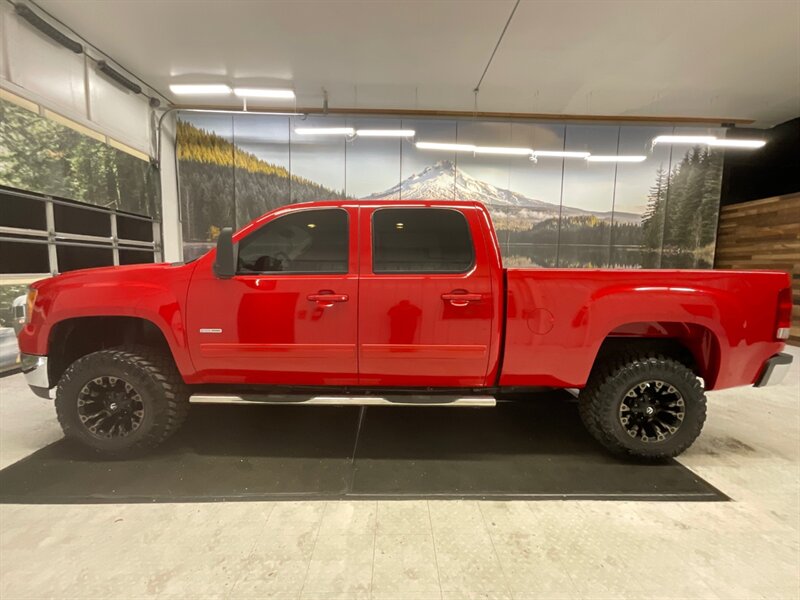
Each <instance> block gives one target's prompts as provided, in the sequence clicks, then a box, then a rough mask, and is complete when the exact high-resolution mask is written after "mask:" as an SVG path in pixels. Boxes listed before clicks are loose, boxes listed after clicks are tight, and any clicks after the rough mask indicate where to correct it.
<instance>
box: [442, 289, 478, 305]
mask: <svg viewBox="0 0 800 600" xmlns="http://www.w3.org/2000/svg"><path fill="white" fill-rule="evenodd" d="M482 298H483V295H482V294H469V293H467V292H462V293H459V292H450V293H449V294H442V300H444V301H445V302H449V303H450V304H451V305H453V306H467V305H469V303H470V302H478V301H480V300H481V299H482Z"/></svg>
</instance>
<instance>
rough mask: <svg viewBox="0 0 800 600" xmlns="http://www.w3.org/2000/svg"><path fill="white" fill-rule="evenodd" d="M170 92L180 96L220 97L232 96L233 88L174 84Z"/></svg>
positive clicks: (221, 84) (217, 84)
mask: <svg viewBox="0 0 800 600" xmlns="http://www.w3.org/2000/svg"><path fill="white" fill-rule="evenodd" d="M169 89H170V91H171V92H172V93H173V94H177V95H178V96H192V95H196V96H211V95H213V96H220V95H223V94H230V93H231V88H230V87H229V86H227V85H225V84H224V83H209V84H183V83H173V84H172V85H170V86H169Z"/></svg>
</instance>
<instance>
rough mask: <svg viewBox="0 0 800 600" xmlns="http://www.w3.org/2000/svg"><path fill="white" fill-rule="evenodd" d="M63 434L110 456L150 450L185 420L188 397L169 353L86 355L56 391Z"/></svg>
mask: <svg viewBox="0 0 800 600" xmlns="http://www.w3.org/2000/svg"><path fill="white" fill-rule="evenodd" d="M55 404H56V413H57V415H58V421H59V423H60V424H61V428H62V429H63V430H64V435H65V436H66V437H67V438H71V439H74V440H77V441H79V442H81V443H82V444H84V445H86V446H89V447H90V448H92V449H94V450H96V451H97V452H99V453H102V454H105V455H109V456H123V455H130V454H135V453H137V452H141V451H144V450H147V449H150V448H154V447H156V446H158V445H159V444H161V443H162V442H163V441H164V440H166V439H167V438H168V437H169V436H170V435H172V434H173V433H174V432H175V431H176V430H177V429H178V428H179V427H180V426H181V424H182V423H183V421H184V420H185V419H186V415H187V413H188V409H189V394H188V391H187V389H186V386H185V384H184V383H183V381H182V380H181V377H180V374H179V373H178V371H177V369H176V368H175V365H174V363H173V362H172V359H171V357H170V356H169V355H165V354H162V353H159V352H156V351H154V350H153V349H150V348H133V349H126V348H115V349H109V350H101V351H99V352H93V353H91V354H87V355H86V356H83V357H81V358H79V359H78V360H76V361H75V362H74V363H72V365H70V366H69V368H67V370H66V371H65V372H64V374H63V376H62V377H61V380H60V381H59V383H58V389H57V391H56V401H55Z"/></svg>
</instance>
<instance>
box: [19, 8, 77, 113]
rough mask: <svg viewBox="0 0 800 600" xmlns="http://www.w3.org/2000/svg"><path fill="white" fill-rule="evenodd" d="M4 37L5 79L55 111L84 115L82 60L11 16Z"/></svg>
mask: <svg viewBox="0 0 800 600" xmlns="http://www.w3.org/2000/svg"><path fill="white" fill-rule="evenodd" d="M6 35H7V39H6V45H7V48H8V61H9V77H8V78H9V79H10V80H11V81H12V82H13V83H15V84H17V85H19V86H21V87H23V88H25V89H27V90H30V91H31V92H34V93H35V94H39V95H41V96H44V97H46V98H48V99H49V100H50V101H51V103H52V108H53V109H54V110H57V109H61V110H65V111H67V112H68V113H69V115H73V114H77V115H85V114H86V88H85V83H84V82H85V78H84V56H83V55H82V54H75V53H74V52H71V51H70V50H68V49H67V48H64V47H63V46H61V45H60V44H57V43H56V42H54V41H52V40H51V39H50V38H48V37H47V36H45V35H43V34H41V33H39V31H37V30H36V29H33V28H32V27H30V26H29V25H27V24H26V23H25V22H24V21H23V20H22V19H20V18H19V17H17V16H16V15H14V14H11V15H9V16H8V17H7V19H6ZM69 115H67V116H69Z"/></svg>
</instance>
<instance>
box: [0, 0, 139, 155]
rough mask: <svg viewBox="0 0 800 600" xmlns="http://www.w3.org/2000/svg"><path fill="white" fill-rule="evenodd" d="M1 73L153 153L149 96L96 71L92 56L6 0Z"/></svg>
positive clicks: (68, 113) (0, 17)
mask: <svg viewBox="0 0 800 600" xmlns="http://www.w3.org/2000/svg"><path fill="white" fill-rule="evenodd" d="M34 10H35V9H34ZM37 12H38V11H37ZM68 35H69V37H71V38H73V39H76V40H77V38H76V36H75V35H74V34H71V33H68ZM81 43H83V44H84V47H86V44H85V43H84V42H81ZM90 52H91V54H90V56H93V57H94V56H97V53H96V52H94V51H91V50H90ZM119 70H120V71H122V69H119ZM0 78H1V79H4V80H6V81H8V82H10V83H11V84H13V85H11V86H8V85H7V86H5V87H7V88H8V89H10V91H12V92H13V93H15V94H17V95H22V96H25V97H27V98H29V99H30V100H33V101H35V102H37V103H39V104H41V105H42V106H44V107H46V108H48V109H50V110H52V111H53V112H55V113H58V114H61V115H63V116H65V117H67V118H69V119H72V120H74V121H77V122H78V123H80V124H81V125H82V126H85V127H88V128H90V129H94V130H96V131H98V132H99V133H102V134H103V135H106V136H108V137H110V138H113V139H115V140H117V141H119V142H121V143H123V144H125V145H126V146H130V147H132V148H135V149H136V150H139V151H141V152H143V153H145V154H148V155H152V151H153V145H152V139H151V138H152V134H151V122H150V112H151V111H150V107H149V104H148V98H147V97H146V96H144V95H141V94H133V93H132V92H129V91H127V90H125V89H124V88H121V87H119V86H118V85H117V84H115V83H113V82H111V81H110V80H109V79H108V78H106V77H105V76H104V75H102V74H101V73H98V72H97V71H96V68H95V62H94V60H92V59H89V58H87V57H86V55H84V54H75V53H74V52H72V51H70V50H69V49H67V48H64V47H63V46H61V45H60V44H58V43H56V42H54V41H53V40H51V39H50V38H49V37H47V36H46V35H44V34H42V33H41V32H39V31H38V30H36V29H35V28H34V27H32V26H31V25H30V24H29V23H27V22H26V21H25V20H24V19H22V18H20V17H19V16H17V15H16V14H15V12H14V8H13V6H11V5H10V4H9V3H7V2H4V1H2V0H0ZM87 95H88V97H87Z"/></svg>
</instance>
